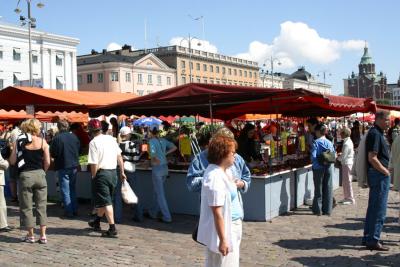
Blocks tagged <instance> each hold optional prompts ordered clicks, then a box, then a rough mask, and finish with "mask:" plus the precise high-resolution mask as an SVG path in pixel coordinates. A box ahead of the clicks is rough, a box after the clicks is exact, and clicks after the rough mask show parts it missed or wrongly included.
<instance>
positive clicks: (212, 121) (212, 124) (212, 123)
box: [209, 96, 214, 133]
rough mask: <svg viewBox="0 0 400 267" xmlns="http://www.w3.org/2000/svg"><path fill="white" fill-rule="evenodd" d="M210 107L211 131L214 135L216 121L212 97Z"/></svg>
mask: <svg viewBox="0 0 400 267" xmlns="http://www.w3.org/2000/svg"><path fill="white" fill-rule="evenodd" d="M209 105H210V119H211V131H212V133H214V120H213V109H212V101H211V96H210V99H209Z"/></svg>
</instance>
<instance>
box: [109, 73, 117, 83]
mask: <svg viewBox="0 0 400 267" xmlns="http://www.w3.org/2000/svg"><path fill="white" fill-rule="evenodd" d="M110 75H111V81H112V82H118V72H116V71H113V72H111V74H110Z"/></svg>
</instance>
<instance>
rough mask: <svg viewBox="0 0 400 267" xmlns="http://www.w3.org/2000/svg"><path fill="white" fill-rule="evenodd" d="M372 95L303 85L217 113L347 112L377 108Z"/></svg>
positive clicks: (336, 114) (301, 114)
mask: <svg viewBox="0 0 400 267" xmlns="http://www.w3.org/2000/svg"><path fill="white" fill-rule="evenodd" d="M375 111H376V107H375V104H374V103H373V102H372V100H371V99H364V98H353V97H345V96H333V95H322V94H319V93H314V92H311V91H307V90H304V89H296V90H291V91H289V92H284V93H281V94H280V95H274V96H272V97H268V98H264V99H262V100H259V101H256V102H252V103H244V104H240V105H236V106H233V107H229V108H227V109H225V110H222V111H219V112H217V114H216V117H223V118H225V119H228V118H235V117H238V116H240V115H242V114H246V113H257V112H258V113H266V114H269V113H278V114H283V115H284V116H291V117H309V116H331V117H340V116H347V115H350V114H352V113H356V112H375Z"/></svg>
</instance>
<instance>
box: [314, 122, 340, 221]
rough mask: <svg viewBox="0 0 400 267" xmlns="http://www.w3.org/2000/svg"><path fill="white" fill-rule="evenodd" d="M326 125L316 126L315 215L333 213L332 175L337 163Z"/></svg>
mask: <svg viewBox="0 0 400 267" xmlns="http://www.w3.org/2000/svg"><path fill="white" fill-rule="evenodd" d="M326 129H327V128H326V125H325V124H323V123H319V124H317V126H315V129H314V131H315V136H316V139H315V140H314V143H313V146H312V150H311V160H312V169H313V179H314V200H313V205H312V211H313V213H314V214H315V215H318V216H319V215H321V214H323V215H331V213H332V205H333V204H332V202H333V201H332V200H333V198H332V194H333V187H332V173H333V163H334V162H335V149H334V147H333V144H332V142H331V141H329V140H328V139H327V138H326V137H325V133H326Z"/></svg>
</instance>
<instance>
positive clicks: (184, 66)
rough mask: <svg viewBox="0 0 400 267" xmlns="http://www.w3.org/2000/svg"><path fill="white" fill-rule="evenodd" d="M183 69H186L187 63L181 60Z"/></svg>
mask: <svg viewBox="0 0 400 267" xmlns="http://www.w3.org/2000/svg"><path fill="white" fill-rule="evenodd" d="M181 68H182V69H184V68H186V61H184V60H181Z"/></svg>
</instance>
